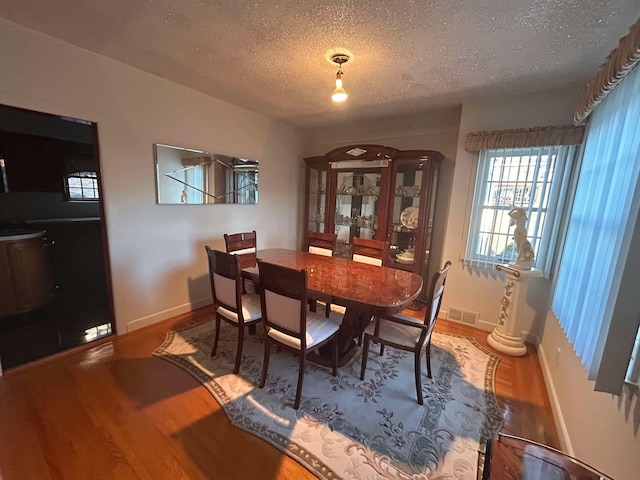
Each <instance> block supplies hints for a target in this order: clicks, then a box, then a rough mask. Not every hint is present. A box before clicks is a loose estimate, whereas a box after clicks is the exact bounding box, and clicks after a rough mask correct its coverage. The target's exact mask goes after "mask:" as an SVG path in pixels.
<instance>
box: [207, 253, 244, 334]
mask: <svg viewBox="0 0 640 480" xmlns="http://www.w3.org/2000/svg"><path fill="white" fill-rule="evenodd" d="M205 250H206V251H207V257H208V259H209V280H210V282H211V293H212V294H213V302H214V305H215V308H217V307H223V308H226V309H227V310H231V311H232V312H234V313H237V314H238V320H239V321H242V309H241V308H240V309H239V308H238V305H242V303H241V297H242V278H241V275H240V270H241V269H240V264H239V258H238V257H237V256H236V255H231V254H229V253H225V252H221V251H219V250H213V249H211V248H209V247H208V246H205Z"/></svg>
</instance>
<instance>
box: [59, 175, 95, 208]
mask: <svg viewBox="0 0 640 480" xmlns="http://www.w3.org/2000/svg"><path fill="white" fill-rule="evenodd" d="M72 178H77V179H80V182H81V185H80V187H73V186H71V185H69V180H70V179H72ZM86 179H90V180H91V184H92V185H91V187H86V188H85V186H84V185H82V181H83V180H86ZM77 188H80V189H81V191H82V193H83V196H82V197H74V196H72V195H71V190H72V189H77ZM64 191H65V198H66V200H67V201H68V202H98V201H100V184H99V182H98V172H93V171H89V170H85V171H79V172H71V173H67V174H66V175H65V176H64ZM85 191H92V192H94V193H95V197H85V196H84V192H85Z"/></svg>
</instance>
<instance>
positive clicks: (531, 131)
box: [464, 125, 584, 152]
mask: <svg viewBox="0 0 640 480" xmlns="http://www.w3.org/2000/svg"><path fill="white" fill-rule="evenodd" d="M583 138H584V127H582V126H574V125H559V126H549V127H533V128H516V129H511V130H492V131H487V132H473V133H469V134H467V139H466V142H465V146H464V148H465V150H466V151H467V152H479V151H480V150H497V149H499V148H529V147H547V146H552V145H579V144H581V143H582V139H583Z"/></svg>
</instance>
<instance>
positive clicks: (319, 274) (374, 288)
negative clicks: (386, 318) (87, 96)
mask: <svg viewBox="0 0 640 480" xmlns="http://www.w3.org/2000/svg"><path fill="white" fill-rule="evenodd" d="M256 258H258V259H260V260H261V261H263V262H268V263H273V264H276V265H281V266H283V267H288V268H293V269H296V270H306V273H307V297H308V298H309V299H312V300H315V301H321V302H327V303H331V304H334V305H341V306H343V307H345V313H344V317H343V319H342V323H341V325H340V329H339V330H338V366H342V365H345V364H346V363H347V362H348V361H349V360H350V359H351V358H352V357H353V356H354V355H355V353H356V350H357V344H356V341H355V339H357V338H358V337H359V336H360V335H361V334H362V332H363V331H364V329H365V328H366V327H367V325H368V324H369V322H370V321H371V318H372V317H373V316H374V315H389V314H393V313H397V312H399V311H401V310H403V309H405V308H406V307H407V306H408V305H409V304H410V303H411V302H412V301H413V300H414V299H415V298H416V297H417V296H418V294H419V293H420V291H421V290H422V285H423V281H422V277H421V276H420V275H417V274H415V273H412V272H408V271H405V270H400V269H395V268H389V267H384V266H381V267H379V266H376V265H369V264H366V263H361V262H355V261H353V260H349V259H346V258H339V257H328V256H324V255H317V254H314V253H308V252H304V251H299V250H289V249H284V248H268V249H262V250H258V251H257V252H256ZM241 267H242V275H243V276H244V277H245V278H248V279H251V280H252V281H253V282H254V283H255V284H256V285H257V286H258V288H259V284H260V275H259V271H258V266H257V263H256V262H255V261H254V262H253V263H251V262H247V263H245V264H244V265H242V266H241ZM331 354H332V352H331V346H324V347H321V348H320V351H319V353H318V354H317V355H315V356H310V357H309V360H311V361H314V362H316V363H320V364H322V365H331V358H332V355H331Z"/></svg>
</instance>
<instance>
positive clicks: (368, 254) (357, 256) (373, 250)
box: [351, 237, 387, 267]
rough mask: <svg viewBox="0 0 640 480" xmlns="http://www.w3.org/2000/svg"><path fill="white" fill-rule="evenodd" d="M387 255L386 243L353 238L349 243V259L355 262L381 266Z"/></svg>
mask: <svg viewBox="0 0 640 480" xmlns="http://www.w3.org/2000/svg"><path fill="white" fill-rule="evenodd" d="M386 254H387V242H383V241H382V240H370V239H368V238H360V237H353V240H352V241H351V258H352V259H353V260H354V261H356V262H362V263H368V264H370V265H377V266H379V267H380V266H382V264H383V262H384V258H385V256H386Z"/></svg>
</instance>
